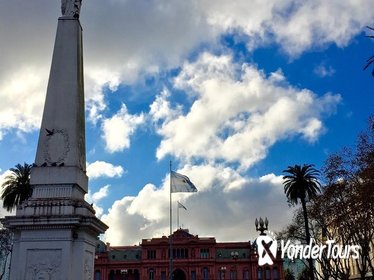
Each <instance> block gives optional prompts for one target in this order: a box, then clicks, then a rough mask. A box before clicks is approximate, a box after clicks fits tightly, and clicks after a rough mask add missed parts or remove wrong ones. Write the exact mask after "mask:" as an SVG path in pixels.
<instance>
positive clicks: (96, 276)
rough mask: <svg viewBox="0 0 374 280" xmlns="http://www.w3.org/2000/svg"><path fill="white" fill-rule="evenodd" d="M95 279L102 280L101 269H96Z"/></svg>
mask: <svg viewBox="0 0 374 280" xmlns="http://www.w3.org/2000/svg"><path fill="white" fill-rule="evenodd" d="M95 280H101V272H100V270H96V271H95Z"/></svg>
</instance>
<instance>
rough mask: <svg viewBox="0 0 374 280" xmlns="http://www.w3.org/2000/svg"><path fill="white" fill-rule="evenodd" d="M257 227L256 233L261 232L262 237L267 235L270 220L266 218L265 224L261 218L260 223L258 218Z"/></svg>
mask: <svg viewBox="0 0 374 280" xmlns="http://www.w3.org/2000/svg"><path fill="white" fill-rule="evenodd" d="M255 225H256V231H259V232H260V235H266V233H265V231H266V230H268V225H269V221H268V218H265V222H264V220H263V219H262V218H261V217H260V221H258V220H257V218H256V220H255Z"/></svg>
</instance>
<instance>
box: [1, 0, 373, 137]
mask: <svg viewBox="0 0 374 280" xmlns="http://www.w3.org/2000/svg"><path fill="white" fill-rule="evenodd" d="M373 4H374V0H347V1H339V0H331V1H325V0H317V1H316V0H306V1H298V0H269V1H260V0H256V1H250V2H249V1H247V0H235V1H225V0H193V1H183V0H177V1H167V0H161V1H153V2H152V1H151V2H149V1H145V0H138V1H106V2H103V1H99V0H90V1H86V2H84V3H83V7H82V13H81V22H82V25H83V27H84V52H85V59H84V61H85V87H86V97H87V98H86V101H87V109H88V111H89V114H88V115H89V118H90V120H91V121H93V122H96V121H98V120H100V119H101V118H102V117H103V116H102V112H103V110H104V109H105V108H106V106H107V103H106V102H107V101H106V100H105V96H104V91H105V90H106V89H107V88H108V89H109V92H110V91H113V90H115V89H116V88H117V86H118V85H120V84H121V83H125V84H132V83H135V82H137V81H138V80H139V78H141V77H143V76H144V75H147V74H157V73H159V72H161V71H164V70H169V69H172V68H175V67H178V66H179V65H180V64H181V61H183V60H184V59H185V58H186V57H187V56H188V55H189V54H190V53H191V52H193V51H194V50H196V49H197V48H198V47H199V46H201V45H202V44H204V43H205V44H206V43H207V44H208V45H210V46H212V45H213V46H214V45H217V42H218V40H217V39H218V38H219V36H220V35H222V34H225V33H227V32H234V33H236V34H237V33H240V34H237V35H238V37H240V38H241V39H243V40H245V42H246V43H247V45H248V47H250V48H256V47H257V46H258V45H259V44H263V43H267V42H273V41H275V42H277V43H278V44H279V45H280V46H281V48H282V49H283V50H285V51H286V52H287V53H288V54H289V55H291V56H297V55H300V54H301V53H302V52H303V51H305V50H308V49H310V48H313V47H315V46H317V47H319V46H324V45H327V44H331V43H335V44H337V45H338V46H345V45H347V44H348V43H349V42H350V40H351V39H352V38H353V37H354V36H355V35H357V34H358V33H359V32H360V31H361V30H362V28H363V27H364V26H365V25H370V24H371V23H372V22H373V21H374V14H373V13H372V12H371V10H370V9H368V7H371V6H373ZM59 13H60V7H59V4H58V2H55V1H43V0H34V1H26V2H25V1H22V0H13V1H3V2H2V4H1V11H0V26H3V27H4V28H2V29H0V41H1V42H2V45H1V46H2V49H1V52H0V98H1V99H2V100H5V101H6V103H3V106H2V107H1V108H2V109H0V114H1V115H5V118H3V117H2V118H0V119H1V120H2V122H1V123H0V134H3V135H4V133H7V131H8V130H11V129H13V128H15V129H17V130H21V131H24V132H28V131H30V130H33V129H35V128H36V126H38V124H39V123H40V118H41V108H42V104H43V99H44V94H45V92H46V82H47V78H48V69H49V67H50V59H51V53H52V50H53V40H54V37H55V35H54V34H55V32H56V24H57V18H58V16H59ZM10 22H12V24H11V25H9V23H10ZM241 35H243V36H241ZM326 70H329V69H328V68H327V69H326ZM328 72H329V71H328ZM35 73H37V74H38V75H37V76H35ZM9 82H10V83H9ZM10 84H13V85H17V86H11V85H10ZM19 85H25V86H24V87H25V90H22V91H19V88H18V87H19ZM21 99H22V100H23V101H27V102H23V104H22V105H21V104H17V101H18V100H21ZM14 105H20V106H14ZM26 107H27V108H26Z"/></svg>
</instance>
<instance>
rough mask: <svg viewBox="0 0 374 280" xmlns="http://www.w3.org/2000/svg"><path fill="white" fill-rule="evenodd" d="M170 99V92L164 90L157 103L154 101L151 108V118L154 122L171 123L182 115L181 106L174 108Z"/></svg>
mask: <svg viewBox="0 0 374 280" xmlns="http://www.w3.org/2000/svg"><path fill="white" fill-rule="evenodd" d="M169 97H170V92H169V90H167V89H164V90H163V91H162V92H161V93H160V94H159V95H157V96H156V99H155V101H153V103H152V104H151V105H150V106H149V108H150V110H149V115H150V116H151V118H152V121H153V122H155V123H158V122H160V121H162V122H169V121H170V120H172V119H175V118H176V117H178V116H179V115H180V114H181V112H182V108H181V106H177V107H176V108H172V106H171V104H170V101H169V100H168V98H169Z"/></svg>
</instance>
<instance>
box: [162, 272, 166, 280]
mask: <svg viewBox="0 0 374 280" xmlns="http://www.w3.org/2000/svg"><path fill="white" fill-rule="evenodd" d="M161 280H166V271H161Z"/></svg>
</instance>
